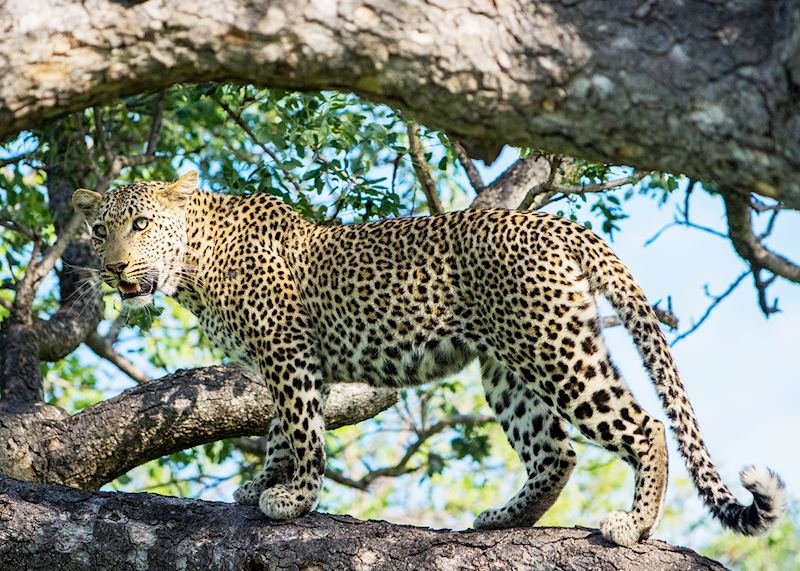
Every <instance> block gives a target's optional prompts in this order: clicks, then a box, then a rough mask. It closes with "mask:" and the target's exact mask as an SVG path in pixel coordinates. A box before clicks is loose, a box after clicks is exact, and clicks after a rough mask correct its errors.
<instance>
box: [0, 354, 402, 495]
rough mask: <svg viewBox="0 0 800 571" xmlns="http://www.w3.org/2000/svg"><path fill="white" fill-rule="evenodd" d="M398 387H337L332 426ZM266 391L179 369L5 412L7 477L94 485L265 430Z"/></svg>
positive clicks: (230, 372)
mask: <svg viewBox="0 0 800 571" xmlns="http://www.w3.org/2000/svg"><path fill="white" fill-rule="evenodd" d="M396 400H397V392H396V391H394V390H389V389H383V390H381V389H374V388H369V387H365V386H363V385H334V386H333V387H332V390H331V395H330V398H329V400H328V405H327V407H326V409H325V419H326V425H327V426H328V428H330V429H333V428H337V427H339V426H343V425H345V424H353V423H356V422H360V421H361V420H364V419H366V418H370V417H372V416H374V415H376V414H377V413H378V412H380V411H381V410H384V409H386V408H388V407H389V406H391V405H393V404H394V403H395V402H396ZM271 416H272V400H271V398H270V395H269V389H268V388H267V386H266V384H265V383H263V382H262V381H261V380H260V379H258V378H256V377H254V376H252V375H249V374H247V373H245V372H243V371H241V370H240V369H237V368H234V367H209V368H205V369H193V370H189V371H178V372H176V373H174V374H172V375H169V376H167V377H165V378H163V379H160V380H158V381H153V382H149V383H143V384H141V385H139V386H137V387H135V388H132V389H129V390H127V391H125V392H123V393H121V394H120V395H118V396H117V397H114V398H112V399H109V400H106V401H103V402H101V403H99V404H97V405H94V406H92V407H90V408H88V409H86V410H84V411H82V412H80V413H78V414H75V415H72V416H68V415H66V413H64V412H63V411H61V410H60V409H56V408H55V407H50V406H45V405H41V406H38V407H32V408H31V407H28V408H20V407H15V406H6V407H5V408H4V409H3V410H2V411H0V440H2V441H3V442H12V443H13V446H7V447H0V467H2V471H3V472H4V473H6V474H8V475H10V476H13V477H16V478H19V479H23V480H28V481H39V482H51V483H59V484H65V485H69V486H75V487H79V488H85V489H91V488H98V487H100V486H101V485H103V484H105V483H106V482H109V481H111V480H113V479H114V478H116V477H118V476H120V475H121V474H124V473H125V472H127V471H128V470H130V469H131V468H133V467H135V466H138V465H140V464H143V463H145V462H147V461H149V460H152V459H155V458H158V457H160V456H163V455H165V454H170V453H172V452H177V451H179V450H185V449H187V448H191V447H193V446H197V445H199V444H204V443H207V442H213V441H216V440H220V439H222V438H230V437H237V436H251V435H257V434H265V433H266V432H267V429H268V427H269V423H270V420H271Z"/></svg>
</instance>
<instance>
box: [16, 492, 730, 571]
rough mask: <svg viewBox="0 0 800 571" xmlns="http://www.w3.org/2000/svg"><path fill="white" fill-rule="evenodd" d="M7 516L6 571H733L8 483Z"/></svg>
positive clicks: (593, 537) (654, 552)
mask: <svg viewBox="0 0 800 571" xmlns="http://www.w3.org/2000/svg"><path fill="white" fill-rule="evenodd" d="M0 505H2V507H3V525H2V526H0V565H2V567H3V568H5V569H40V568H42V569H43V568H53V567H57V568H58V569H59V570H60V571H72V570H83V569H86V568H87V566H89V567H92V568H94V569H127V568H129V567H130V566H131V563H130V562H131V561H142V562H144V563H143V565H145V566H146V567H147V568H150V569H171V568H174V567H175V565H176V561H179V562H181V566H182V568H185V569H190V570H195V569H198V570H199V569H208V568H209V565H211V566H213V567H215V568H219V569H225V570H234V569H248V570H256V569H258V570H260V569H284V568H287V569H288V568H292V569H318V570H320V571H327V570H335V571H355V570H360V569H387V570H389V569H444V568H448V569H465V570H472V569H474V570H486V569H521V568H528V569H545V568H547V569H573V568H575V565H576V561H580V566H581V568H585V569H615V570H616V571H634V570H635V571H638V570H640V569H650V570H652V571H661V570H666V569H682V570H685V571H724V569H725V568H724V567H722V566H721V565H720V564H718V563H716V562H714V561H711V560H710V559H706V558H704V557H701V556H699V555H697V554H696V553H694V552H693V551H691V550H689V549H685V548H680V547H673V546H671V545H668V544H666V543H663V542H661V541H645V542H642V543H639V544H637V545H635V546H634V547H630V548H625V547H618V546H611V545H610V544H609V543H607V542H606V541H605V540H604V539H602V537H601V536H600V534H599V532H597V531H596V530H592V529H583V528H582V529H562V528H548V527H539V528H531V529H508V530H496V531H461V532H454V531H449V530H431V529H427V528H420V527H412V526H399V525H393V524H391V523H387V522H382V521H359V520H356V519H353V518H351V517H348V516H337V515H327V514H321V513H312V514H311V515H308V516H306V517H303V518H300V519H298V520H295V521H293V522H273V521H270V520H267V519H266V518H265V517H264V516H263V515H262V514H261V513H260V512H259V510H258V508H257V507H252V506H237V505H232V504H223V503H219V502H203V501H199V500H179V499H176V498H169V497H164V496H159V495H153V494H126V493H108V492H94V493H88V492H81V491H77V490H72V489H68V488H61V487H57V486H48V485H42V484H24V483H22V482H18V481H15V480H12V479H11V478H7V477H0ZM187 536H191V541H186V538H187ZM56 561H57V564H56V563H55V562H56ZM212 562H213V563H212ZM287 562H288V563H287Z"/></svg>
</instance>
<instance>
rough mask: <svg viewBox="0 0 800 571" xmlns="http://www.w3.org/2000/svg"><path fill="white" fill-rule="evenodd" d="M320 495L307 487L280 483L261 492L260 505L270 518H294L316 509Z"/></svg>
mask: <svg viewBox="0 0 800 571" xmlns="http://www.w3.org/2000/svg"><path fill="white" fill-rule="evenodd" d="M318 495H319V492H317V493H312V492H310V491H308V489H307V488H305V487H294V486H290V485H286V484H278V485H277V486H273V487H271V488H267V489H266V490H264V491H263V492H261V496H260V497H259V498H258V507H259V508H261V511H262V512H264V515H266V516H267V517H268V518H270V519H280V520H283V519H294V518H296V517H300V516H302V515H305V514H307V513H308V512H310V511H311V510H312V509H314V505H315V504H316V503H317V498H318Z"/></svg>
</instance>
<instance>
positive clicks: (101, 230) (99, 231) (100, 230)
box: [92, 224, 108, 238]
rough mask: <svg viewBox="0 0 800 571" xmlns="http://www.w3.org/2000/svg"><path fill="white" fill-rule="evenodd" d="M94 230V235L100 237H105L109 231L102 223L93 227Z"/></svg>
mask: <svg viewBox="0 0 800 571" xmlns="http://www.w3.org/2000/svg"><path fill="white" fill-rule="evenodd" d="M92 232H94V235H95V236H97V237H98V238H105V237H106V234H108V232H106V227H105V226H103V225H102V224H97V225H95V226H94V227H93V228H92Z"/></svg>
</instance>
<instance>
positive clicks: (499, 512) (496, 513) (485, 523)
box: [472, 508, 514, 529]
mask: <svg viewBox="0 0 800 571" xmlns="http://www.w3.org/2000/svg"><path fill="white" fill-rule="evenodd" d="M513 526H514V523H513V521H512V518H511V514H510V513H509V512H508V510H507V509H505V508H492V509H488V510H486V511H483V512H481V513H480V514H479V515H478V517H476V518H475V521H474V522H473V523H472V527H474V528H475V529H504V528H508V527H513Z"/></svg>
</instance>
